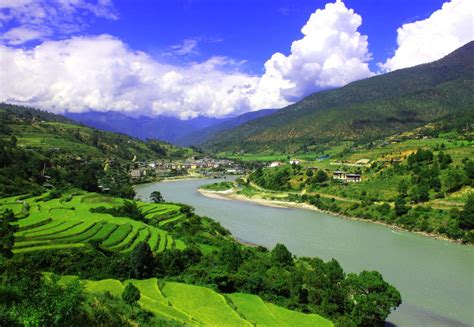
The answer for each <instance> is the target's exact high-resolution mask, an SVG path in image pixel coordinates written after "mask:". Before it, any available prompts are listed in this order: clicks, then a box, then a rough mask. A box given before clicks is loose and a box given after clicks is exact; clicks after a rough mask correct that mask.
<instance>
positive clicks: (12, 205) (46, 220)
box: [0, 193, 186, 253]
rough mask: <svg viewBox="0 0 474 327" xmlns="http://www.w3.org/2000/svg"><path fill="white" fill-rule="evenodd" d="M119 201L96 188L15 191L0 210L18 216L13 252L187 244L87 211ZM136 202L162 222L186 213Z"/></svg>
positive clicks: (176, 220)
mask: <svg viewBox="0 0 474 327" xmlns="http://www.w3.org/2000/svg"><path fill="white" fill-rule="evenodd" d="M121 203H122V200H120V199H116V198H110V197H105V196H102V195H98V194H95V193H80V194H75V195H67V196H63V197H61V198H56V199H49V198H48V194H43V195H40V196H36V197H25V196H16V197H10V198H4V199H0V212H2V211H4V210H6V209H11V210H13V211H14V212H15V214H16V215H17V217H18V218H19V220H18V227H19V230H18V232H17V233H16V234H15V237H16V241H15V248H14V252H28V251H36V250H48V249H64V248H76V247H82V246H84V245H86V244H88V243H90V242H98V243H99V244H100V245H101V246H102V247H104V248H106V249H109V250H112V251H122V252H129V251H132V250H133V249H134V248H135V247H136V246H137V245H138V244H139V243H140V242H147V243H148V244H149V245H150V248H151V249H152V250H153V251H154V252H155V253H157V252H162V251H164V250H165V249H173V248H177V249H181V250H182V249H184V248H186V245H185V243H184V242H182V241H181V240H176V239H174V238H173V237H172V236H171V235H170V234H169V233H168V232H167V231H165V230H162V229H159V228H156V227H154V226H151V225H148V224H146V223H144V222H141V221H136V220H132V219H130V218H127V217H113V216H111V215H109V214H105V213H92V212H91V211H90V210H91V209H92V208H96V207H98V206H106V207H112V206H118V205H120V204H121ZM138 204H139V206H140V209H141V210H142V211H143V212H144V214H145V217H146V218H147V219H151V218H153V219H157V220H160V222H163V224H173V223H179V222H180V221H182V219H184V218H185V217H184V216H183V215H181V214H180V213H179V208H180V207H179V206H178V205H174V204H166V203H163V204H151V203H141V202H139V203H138ZM160 218H163V221H161V219H160Z"/></svg>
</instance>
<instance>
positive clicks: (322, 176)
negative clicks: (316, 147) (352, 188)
mask: <svg viewBox="0 0 474 327" xmlns="http://www.w3.org/2000/svg"><path fill="white" fill-rule="evenodd" d="M327 180H328V175H327V174H326V173H325V172H324V171H323V170H321V169H320V170H318V172H317V173H316V176H315V177H314V181H315V183H318V184H320V183H324V182H325V181H327Z"/></svg>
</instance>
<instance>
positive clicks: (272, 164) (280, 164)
mask: <svg viewBox="0 0 474 327" xmlns="http://www.w3.org/2000/svg"><path fill="white" fill-rule="evenodd" d="M282 165H283V162H280V161H273V162H272V163H271V164H270V166H268V167H270V168H274V167H280V166H282Z"/></svg>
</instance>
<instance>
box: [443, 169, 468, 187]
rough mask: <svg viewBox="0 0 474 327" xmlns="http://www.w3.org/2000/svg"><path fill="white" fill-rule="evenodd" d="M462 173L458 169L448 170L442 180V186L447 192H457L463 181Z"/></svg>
mask: <svg viewBox="0 0 474 327" xmlns="http://www.w3.org/2000/svg"><path fill="white" fill-rule="evenodd" d="M465 178H466V176H465V175H464V172H463V171H461V170H459V169H450V170H449V171H448V174H447V175H446V178H445V180H444V186H445V187H446V190H447V191H448V192H454V191H457V190H459V189H460V188H461V187H462V186H463V185H464V181H465Z"/></svg>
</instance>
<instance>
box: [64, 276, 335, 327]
mask: <svg viewBox="0 0 474 327" xmlns="http://www.w3.org/2000/svg"><path fill="white" fill-rule="evenodd" d="M71 278H77V277H72V276H64V277H63V280H70V279H71ZM128 283H133V284H134V285H135V286H136V287H137V288H138V289H139V290H140V293H141V298H140V300H139V302H138V303H139V304H140V305H141V306H142V308H144V309H146V310H148V311H150V312H152V313H153V314H155V315H157V316H159V317H162V318H166V319H169V320H175V321H179V322H181V323H185V324H186V325H189V326H212V327H218V326H219V327H220V326H223V327H227V326H239V327H240V326H279V327H280V326H281V327H291V326H303V327H305V326H311V327H331V326H333V324H332V322H330V321H329V320H327V319H324V318H322V317H321V316H318V315H315V314H304V313H300V312H296V311H291V310H288V309H285V308H282V307H279V306H276V305H274V304H271V303H267V302H264V301H262V299H260V297H258V296H256V295H251V294H243V293H234V294H228V295H226V296H225V297H224V296H223V295H221V294H219V293H216V292H215V291H213V290H211V289H209V288H206V287H200V286H194V285H188V284H182V283H175V282H166V283H165V284H164V286H163V287H162V288H160V286H159V285H158V280H157V279H156V278H150V279H144V280H135V279H133V280H127V281H125V282H123V283H121V282H120V281H118V280H115V279H105V280H100V281H85V286H86V289H87V291H89V292H91V293H99V292H109V293H111V294H112V295H115V296H120V295H121V293H122V292H123V290H124V288H125V286H126V285H127V284H128Z"/></svg>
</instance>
